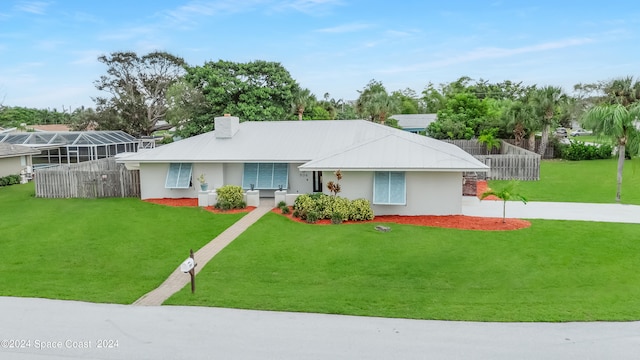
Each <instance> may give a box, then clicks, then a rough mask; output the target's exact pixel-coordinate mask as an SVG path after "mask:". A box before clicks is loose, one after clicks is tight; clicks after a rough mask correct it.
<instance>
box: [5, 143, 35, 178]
mask: <svg viewBox="0 0 640 360" xmlns="http://www.w3.org/2000/svg"><path fill="white" fill-rule="evenodd" d="M38 154H40V151H38V150H34V149H32V148H30V147H28V146H20V145H13V144H4V143H0V177H5V176H9V175H20V174H25V176H28V177H31V175H32V174H33V163H32V160H31V157H32V156H33V155H38Z"/></svg>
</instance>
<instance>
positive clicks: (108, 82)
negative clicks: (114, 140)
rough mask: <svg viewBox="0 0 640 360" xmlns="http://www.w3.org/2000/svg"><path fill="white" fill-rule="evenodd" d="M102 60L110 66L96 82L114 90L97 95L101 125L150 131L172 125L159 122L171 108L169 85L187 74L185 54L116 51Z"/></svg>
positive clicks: (135, 131)
mask: <svg viewBox="0 0 640 360" xmlns="http://www.w3.org/2000/svg"><path fill="white" fill-rule="evenodd" d="M98 61H100V62H101V63H104V64H105V65H106V66H107V74H106V75H102V76H101V77H100V79H99V80H97V81H95V86H96V88H97V89H98V90H101V91H106V92H108V93H109V94H110V97H96V98H95V99H94V101H95V103H96V110H97V113H98V114H97V115H98V116H97V118H96V120H97V125H98V127H99V128H100V129H117V130H124V131H126V132H129V133H131V134H133V135H150V134H151V133H152V132H154V131H156V130H160V129H166V128H168V127H169V125H163V126H159V125H158V122H159V121H160V120H164V119H165V115H166V112H167V104H166V101H165V94H166V91H167V89H168V88H169V87H170V86H171V85H172V84H173V83H174V82H175V81H177V80H178V79H179V78H180V77H181V76H182V75H183V74H184V65H185V62H184V60H183V59H182V58H180V57H177V56H174V55H171V54H169V53H167V52H159V51H158V52H152V53H149V54H147V55H143V56H138V55H137V54H136V53H134V52H114V53H111V54H110V55H102V56H100V57H98Z"/></svg>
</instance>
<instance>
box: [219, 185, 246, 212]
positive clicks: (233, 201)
mask: <svg viewBox="0 0 640 360" xmlns="http://www.w3.org/2000/svg"><path fill="white" fill-rule="evenodd" d="M216 193H217V195H218V203H217V204H216V207H218V205H220V207H219V208H220V209H222V210H229V209H243V208H245V207H247V204H246V203H245V202H244V194H243V191H242V187H240V186H237V185H225V186H222V187H219V188H217V189H216Z"/></svg>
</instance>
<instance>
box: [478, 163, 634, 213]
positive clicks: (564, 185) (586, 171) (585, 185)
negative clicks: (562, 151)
mask: <svg viewBox="0 0 640 360" xmlns="http://www.w3.org/2000/svg"><path fill="white" fill-rule="evenodd" d="M616 178H617V159H609V160H588V161H567V160H544V161H542V162H541V163H540V181H520V182H519V184H518V192H519V193H520V194H522V195H524V196H526V197H527V199H528V200H529V201H560V202H586V203H615V199H616ZM506 183H508V181H504V180H491V181H489V184H488V185H489V187H495V188H500V187H502V186H504V185H505V184H506ZM638 184H640V159H634V160H627V161H625V164H624V173H623V177H622V203H623V204H635V205H640V186H638Z"/></svg>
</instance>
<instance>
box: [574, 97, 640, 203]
mask: <svg viewBox="0 0 640 360" xmlns="http://www.w3.org/2000/svg"><path fill="white" fill-rule="evenodd" d="M639 118H640V103H635V104H633V105H631V106H630V107H629V108H626V107H625V106H624V105H622V104H613V105H598V106H595V107H593V108H591V109H589V110H588V111H587V112H586V113H585V115H584V117H583V120H582V123H583V126H584V127H586V128H587V129H592V130H593V133H594V134H596V135H600V136H608V137H610V138H611V139H613V140H614V141H615V143H616V145H617V148H618V177H617V191H616V201H617V202H620V191H621V189H622V170H623V168H624V159H625V153H626V151H627V150H629V152H630V153H631V154H634V155H635V154H637V152H638V141H639V135H640V134H639V132H638V129H637V128H636V127H635V124H634V123H635V122H636V121H637V120H638V119H639Z"/></svg>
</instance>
